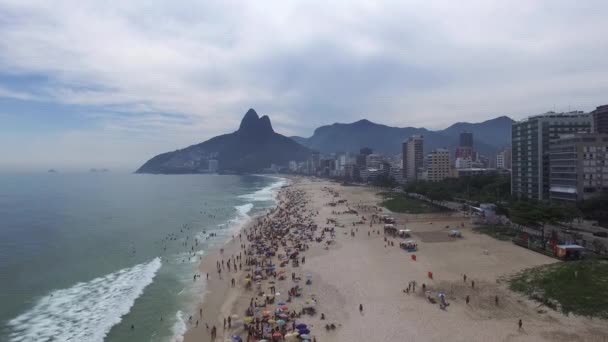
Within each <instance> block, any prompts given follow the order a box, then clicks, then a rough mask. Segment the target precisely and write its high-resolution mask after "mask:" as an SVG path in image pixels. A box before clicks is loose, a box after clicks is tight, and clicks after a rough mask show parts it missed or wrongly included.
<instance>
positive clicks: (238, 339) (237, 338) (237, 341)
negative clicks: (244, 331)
mask: <svg viewBox="0 0 608 342" xmlns="http://www.w3.org/2000/svg"><path fill="white" fill-rule="evenodd" d="M232 340H233V341H234V342H243V339H242V338H241V336H237V335H234V336H232Z"/></svg>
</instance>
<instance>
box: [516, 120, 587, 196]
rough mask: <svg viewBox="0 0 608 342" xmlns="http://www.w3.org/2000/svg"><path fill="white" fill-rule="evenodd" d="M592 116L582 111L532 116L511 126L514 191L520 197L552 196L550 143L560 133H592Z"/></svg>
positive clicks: (557, 137)
mask: <svg viewBox="0 0 608 342" xmlns="http://www.w3.org/2000/svg"><path fill="white" fill-rule="evenodd" d="M591 125H592V118H591V115H589V114H585V113H583V112H569V113H554V112H549V113H546V114H542V115H537V116H532V117H529V118H527V119H525V120H522V121H518V122H514V123H513V126H512V127H511V138H512V139H511V140H512V144H513V147H512V153H511V154H512V162H511V166H512V172H511V194H512V195H513V196H515V197H517V198H529V199H534V200H543V199H548V198H549V146H550V144H551V142H553V141H556V140H557V139H559V137H560V135H564V134H568V133H570V134H571V133H578V132H590V130H591Z"/></svg>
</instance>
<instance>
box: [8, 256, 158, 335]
mask: <svg viewBox="0 0 608 342" xmlns="http://www.w3.org/2000/svg"><path fill="white" fill-rule="evenodd" d="M161 265H162V263H161V261H160V258H155V259H153V260H152V261H150V262H148V263H144V264H139V265H135V266H133V267H131V268H125V269H122V270H120V271H117V272H114V273H110V274H108V275H105V276H103V277H99V278H95V279H93V280H91V281H89V282H83V283H78V284H76V285H74V286H72V287H70V288H67V289H62V290H55V291H53V292H51V293H50V294H49V295H47V296H45V297H43V298H41V299H40V300H38V302H37V303H36V304H35V305H34V307H32V308H31V309H30V310H29V311H27V312H25V313H23V314H21V315H20V316H18V317H16V318H14V319H12V320H10V321H9V322H8V327H9V329H10V334H9V336H10V340H11V341H14V342H21V341H24V342H25V341H90V342H96V341H99V342H102V341H103V340H104V338H105V336H106V335H107V334H108V332H110V329H111V328H112V327H113V326H114V325H116V324H118V323H120V321H121V320H122V318H121V317H122V316H123V315H125V314H127V313H129V311H130V310H131V307H132V306H133V304H134V303H135V300H136V299H137V298H138V297H139V296H141V294H142V293H143V291H144V289H145V288H146V287H147V286H148V285H150V284H151V283H152V281H153V280H154V277H155V276H156V272H157V271H158V270H159V269H160V267H161Z"/></svg>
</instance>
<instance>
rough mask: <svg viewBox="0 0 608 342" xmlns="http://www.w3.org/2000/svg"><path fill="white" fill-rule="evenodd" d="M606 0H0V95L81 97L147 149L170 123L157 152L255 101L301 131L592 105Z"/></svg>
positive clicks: (217, 126) (65, 100) (198, 135)
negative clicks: (360, 121) (365, 122)
mask: <svg viewBox="0 0 608 342" xmlns="http://www.w3.org/2000/svg"><path fill="white" fill-rule="evenodd" d="M606 10H608V3H605V2H603V1H586V2H584V3H573V2H570V1H551V0H546V1H515V2H504V1H498V0H495V1H492V0H486V1H481V0H479V1H467V2H454V1H447V0H446V1H432V2H429V1H355V0H352V1H331V2H327V1H264V2H259V1H258V2H240V1H179V2H166V1H160V0H134V1H128V2H127V1H121V2H107V1H90V0H81V1H67V0H57V1H52V2H49V1H35V0H0V37H1V39H0V76H1V75H9V76H10V77H8V80H9V81H3V78H2V77H0V97H10V98H14V99H19V100H22V101H38V102H40V101H42V102H48V103H54V104H60V105H65V106H72V107H76V108H82V115H83V116H86V115H89V116H90V115H91V113H95V115H93V117H92V120H94V123H95V124H94V125H93V127H91V129H90V131H89V132H88V133H89V134H93V135H96V134H100V133H103V136H104V137H105V138H106V139H112V136H113V135H115V136H116V139H117V140H118V139H120V138H119V137H120V135H121V134H122V132H123V131H124V130H127V131H129V132H137V136H136V137H132V138H131V139H132V140H131V141H130V140H128V139H126V140H124V141H123V142H124V143H126V144H128V143H131V144H133V146H140V148H141V146H144V145H145V143H144V142H146V141H148V140H147V139H158V136H159V135H163V134H164V136H165V137H166V138H165V139H164V141H165V144H166V145H165V146H166V147H165V148H163V147H162V146H163V145H162V144H159V145H158V146H157V145H155V147H158V148H159V150H158V152H162V151H164V150H166V149H170V148H173V147H174V146H175V145H176V144H175V143H171V142H177V141H179V142H180V143H182V142H184V140H187V141H190V142H191V143H194V142H197V141H201V140H204V139H205V138H209V137H211V136H213V135H216V134H218V133H223V132H230V131H232V130H234V129H235V128H236V127H237V126H238V121H239V120H240V118H241V116H242V115H243V113H244V112H245V111H246V110H247V109H248V108H249V107H254V108H256V109H257V110H258V111H259V112H260V113H262V114H269V115H270V116H271V118H272V119H273V123H274V124H275V130H277V131H279V132H283V133H285V134H298V135H304V136H307V135H310V134H311V133H312V130H313V129H314V128H315V127H317V126H319V125H321V124H329V123H332V122H336V121H341V122H348V121H354V120H357V119H360V118H363V117H366V118H369V119H371V120H374V121H378V122H382V123H387V124H392V125H397V126H427V127H432V128H441V127H445V126H447V125H449V124H451V123H452V122H455V121H463V120H468V121H481V120H485V119H488V118H490V117H491V116H493V115H503V114H506V115H511V116H513V117H516V118H520V117H523V116H526V115H530V114H536V113H538V112H543V111H546V110H551V109H558V110H559V109H564V110H565V109H568V107H574V108H578V109H583V110H589V109H592V108H593V107H594V106H596V105H600V104H602V103H603V102H604V101H605V94H606V93H608V84H606V82H605V81H604V80H606V79H607V78H606V76H608V75H607V74H608V60H607V59H606V58H605V57H604V56H606V55H608V44H606V39H605V37H604V33H605V32H606V31H607V30H608V23H606V21H605V13H606ZM19 79H23V80H24V81H22V82H15V80H19ZM17 83H18V84H17ZM574 108H573V109H574ZM116 113H120V115H117V114H116ZM127 114H128V115H127ZM52 115H60V114H59V113H57V114H56V113H53V114H52ZM163 115H165V116H163ZM166 115H179V116H180V117H181V119H178V120H173V119H169V118H168V117H167V116H166ZM180 120H181V121H180ZM66 134H67V133H66ZM76 136H77V135H72V136H71V137H72V138H70V139H72V140H73V141H75V139H76ZM135 140H137V141H135ZM121 141H122V140H121ZM121 151H122V150H120V149H118V150H117V151H116V153H119V152H121ZM131 152H132V153H134V155H133V156H135V154H136V152H135V151H131ZM147 152H148V150H147V149H146V151H145V153H147ZM142 153H143V149H142ZM133 159H135V158H133ZM137 159H139V158H137ZM133 167H136V165H133Z"/></svg>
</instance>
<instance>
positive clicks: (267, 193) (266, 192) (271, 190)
mask: <svg viewBox="0 0 608 342" xmlns="http://www.w3.org/2000/svg"><path fill="white" fill-rule="evenodd" d="M285 184H287V180H286V179H284V178H279V181H277V182H274V183H272V184H270V185H269V186H267V187H265V188H262V189H260V190H258V191H256V192H254V193H251V194H245V195H241V196H239V197H240V198H243V199H247V200H250V201H255V202H268V201H273V200H274V199H275V196H276V192H277V190H279V189H280V188H281V187H282V186H283V185H285Z"/></svg>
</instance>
